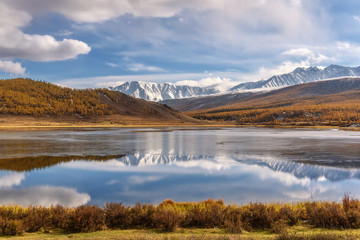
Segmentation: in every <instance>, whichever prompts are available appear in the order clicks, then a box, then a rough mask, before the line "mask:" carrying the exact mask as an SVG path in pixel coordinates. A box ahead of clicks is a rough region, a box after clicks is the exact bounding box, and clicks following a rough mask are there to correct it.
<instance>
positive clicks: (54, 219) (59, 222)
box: [50, 205, 70, 229]
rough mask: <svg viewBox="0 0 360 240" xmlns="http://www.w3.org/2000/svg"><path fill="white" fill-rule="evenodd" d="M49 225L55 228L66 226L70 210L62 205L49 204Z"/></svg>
mask: <svg viewBox="0 0 360 240" xmlns="http://www.w3.org/2000/svg"><path fill="white" fill-rule="evenodd" d="M50 213H51V225H52V226H53V227H55V228H62V229H63V228H66V225H67V222H68V221H69V217H70V210H69V209H68V208H65V207H63V206H60V205H57V206H51V207H50Z"/></svg>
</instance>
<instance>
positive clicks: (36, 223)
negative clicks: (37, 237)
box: [23, 206, 51, 232]
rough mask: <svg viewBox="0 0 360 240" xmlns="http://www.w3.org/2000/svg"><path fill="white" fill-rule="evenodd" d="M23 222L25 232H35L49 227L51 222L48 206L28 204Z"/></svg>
mask: <svg viewBox="0 0 360 240" xmlns="http://www.w3.org/2000/svg"><path fill="white" fill-rule="evenodd" d="M23 224H24V228H25V230H26V231H27V232H37V231H39V230H40V229H42V228H46V227H49V225H50V224H51V216H50V211H49V208H45V207H33V206H30V207H29V208H28V209H27V210H26V212H25V217H24V218H23Z"/></svg>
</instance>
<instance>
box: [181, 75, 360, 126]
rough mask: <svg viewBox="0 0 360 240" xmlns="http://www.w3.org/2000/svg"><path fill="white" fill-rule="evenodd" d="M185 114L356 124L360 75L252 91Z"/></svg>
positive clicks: (253, 121)
mask: <svg viewBox="0 0 360 240" xmlns="http://www.w3.org/2000/svg"><path fill="white" fill-rule="evenodd" d="M208 101H209V102H208V105H211V103H210V100H208ZM188 115H189V116H192V117H196V118H199V119H207V120H221V121H224V120H227V121H236V122H237V123H238V124H267V125H268V124H270V125H274V124H279V125H309V126H313V125H338V126H357V125H358V124H359V123H360V78H340V79H334V80H327V81H317V82H312V83H306V84H299V85H295V86H290V87H286V88H282V89H279V90H274V91H271V92H265V93H257V94H251V95H249V96H245V97H242V98H241V99H239V100H238V101H237V102H236V103H231V104H224V105H222V106H218V107H215V108H210V109H206V110H198V111H191V112H188Z"/></svg>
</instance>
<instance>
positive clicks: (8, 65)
mask: <svg viewBox="0 0 360 240" xmlns="http://www.w3.org/2000/svg"><path fill="white" fill-rule="evenodd" d="M0 71H2V72H8V73H12V74H18V75H24V74H25V71H26V69H25V68H24V67H22V66H21V63H18V62H12V61H2V60H0Z"/></svg>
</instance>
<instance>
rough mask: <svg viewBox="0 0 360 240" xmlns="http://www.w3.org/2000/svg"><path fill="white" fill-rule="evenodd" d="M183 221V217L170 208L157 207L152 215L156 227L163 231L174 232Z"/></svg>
mask: <svg viewBox="0 0 360 240" xmlns="http://www.w3.org/2000/svg"><path fill="white" fill-rule="evenodd" d="M182 220H183V215H182V214H181V213H180V212H179V211H178V210H176V209H174V208H172V207H159V208H158V209H157V211H156V212H155V215H154V221H155V223H156V227H157V228H159V229H161V230H164V231H174V230H175V229H176V228H177V227H178V226H179V225H180V223H181V221H182Z"/></svg>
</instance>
